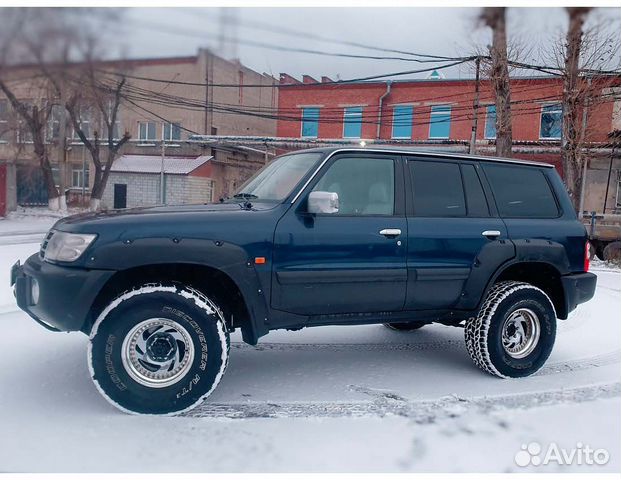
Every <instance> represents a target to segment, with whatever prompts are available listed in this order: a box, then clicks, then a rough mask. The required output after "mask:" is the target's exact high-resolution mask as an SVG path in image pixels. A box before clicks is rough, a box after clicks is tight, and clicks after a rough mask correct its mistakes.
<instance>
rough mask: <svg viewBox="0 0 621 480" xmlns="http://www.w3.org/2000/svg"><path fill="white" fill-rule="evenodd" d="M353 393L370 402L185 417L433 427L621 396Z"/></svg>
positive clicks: (212, 410) (251, 407) (208, 409)
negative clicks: (391, 421)
mask: <svg viewBox="0 0 621 480" xmlns="http://www.w3.org/2000/svg"><path fill="white" fill-rule="evenodd" d="M350 389H352V390H354V391H357V392H360V393H365V394H368V395H369V396H370V397H371V398H372V400H370V401H368V402H309V403H304V402H285V403H277V402H248V403H232V404H214V403H209V402H208V401H207V402H205V403H203V404H202V405H200V406H198V407H197V408H196V409H194V410H193V411H191V412H188V413H186V414H184V416H186V417H210V418H230V419H245V418H292V417H295V418H305V417H369V416H375V417H384V416H387V415H396V416H402V417H406V418H409V419H411V420H413V421H414V422H416V423H419V424H429V423H434V422H436V421H437V420H439V419H442V418H455V417H459V416H461V415H462V414H464V413H470V412H472V411H474V412H477V413H490V412H493V411H496V410H500V409H507V408H508V409H518V408H519V409H527V408H533V407H540V406H547V405H556V404H559V403H581V402H587V401H592V400H595V399H600V398H613V397H618V396H620V395H621V383H619V382H616V383H610V384H600V385H592V386H587V387H577V388H568V389H562V390H551V391H543V392H532V393H518V394H511V395H496V396H482V397H470V398H466V397H459V396H456V395H449V396H445V397H441V398H439V399H437V400H421V401H409V400H407V399H405V398H403V397H401V396H399V395H397V394H395V393H392V392H390V391H384V390H377V389H372V388H368V387H364V386H356V385H351V386H350Z"/></svg>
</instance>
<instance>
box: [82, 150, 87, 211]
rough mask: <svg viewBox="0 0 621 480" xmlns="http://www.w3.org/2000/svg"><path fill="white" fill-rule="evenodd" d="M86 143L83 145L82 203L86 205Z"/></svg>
mask: <svg viewBox="0 0 621 480" xmlns="http://www.w3.org/2000/svg"><path fill="white" fill-rule="evenodd" d="M85 150H86V145H82V205H84V197H85V196H86V155H85Z"/></svg>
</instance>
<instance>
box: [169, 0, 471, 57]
mask: <svg viewBox="0 0 621 480" xmlns="http://www.w3.org/2000/svg"><path fill="white" fill-rule="evenodd" d="M178 12H181V13H183V14H188V16H190V15H191V16H192V17H193V18H195V17H196V13H195V12H190V11H189V10H178ZM202 13H203V15H201V16H203V17H206V18H212V19H213V16H211V15H205V14H204V13H205V12H204V11H203V12H202ZM239 26H241V27H245V28H251V29H255V30H260V31H267V32H271V33H276V34H280V35H287V36H291V37H295V38H308V39H311V40H318V41H320V42H326V43H334V44H338V45H345V46H349V47H357V48H364V49H367V50H375V51H378V52H387V53H397V54H400V55H411V56H414V57H421V58H428V59H435V60H459V59H460V57H447V56H440V55H429V54H423V53H414V52H409V51H405V50H397V49H393V48H384V47H378V46H374V45H368V44H364V43H359V42H352V41H348V40H342V39H338V38H331V37H326V36H322V35H318V34H316V33H309V32H304V31H299V30H292V29H287V28H283V27H282V26H277V25H272V24H268V23H263V22H257V21H247V20H246V21H243V22H239Z"/></svg>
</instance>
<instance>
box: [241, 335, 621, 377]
mask: <svg viewBox="0 0 621 480" xmlns="http://www.w3.org/2000/svg"><path fill="white" fill-rule="evenodd" d="M231 348H235V349H238V350H254V351H264V350H276V351H286V350H288V351H290V350H304V351H305V350H329V351H334V352H338V351H342V350H348V351H377V350H385V351H427V350H444V349H450V350H464V351H465V350H466V347H465V345H464V342H463V341H461V340H443V341H437V342H423V343H402V344H390V343H358V344H346V343H260V344H259V345H258V346H256V347H253V346H252V345H247V344H245V343H242V342H235V343H231ZM615 363H621V350H614V351H612V352H607V353H603V354H599V355H594V356H591V357H584V358H578V359H572V360H567V361H563V362H556V363H549V364H546V365H544V366H543V367H542V368H541V370H539V371H538V372H537V373H535V375H534V376H544V375H555V374H558V373H564V372H575V371H579V370H585V369H589V368H597V367H604V366H606V365H612V364H615Z"/></svg>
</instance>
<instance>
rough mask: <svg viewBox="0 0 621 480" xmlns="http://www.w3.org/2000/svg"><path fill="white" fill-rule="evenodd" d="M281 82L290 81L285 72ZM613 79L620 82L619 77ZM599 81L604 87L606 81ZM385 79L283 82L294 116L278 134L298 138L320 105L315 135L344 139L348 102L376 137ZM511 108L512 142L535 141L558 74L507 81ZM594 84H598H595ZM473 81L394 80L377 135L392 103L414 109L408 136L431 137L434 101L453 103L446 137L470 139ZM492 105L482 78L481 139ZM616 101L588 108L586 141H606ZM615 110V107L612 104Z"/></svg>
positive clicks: (283, 97)
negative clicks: (304, 117) (307, 115)
mask: <svg viewBox="0 0 621 480" xmlns="http://www.w3.org/2000/svg"><path fill="white" fill-rule="evenodd" d="M281 81H283V83H287V84H289V85H290V84H291V83H292V82H293V81H292V79H291V77H288V76H285V77H284V80H281ZM615 81H617V82H619V80H618V79H616V80H615ZM606 82H608V83H606V84H604V83H602V85H601V88H602V89H604V92H606V91H607V88H605V87H607V86H609V83H610V80H606ZM387 85H388V84H387V82H374V83H368V84H348V85H331V84H326V85H308V84H304V83H299V84H294V85H293V86H283V87H282V88H281V89H280V92H279V115H280V116H281V117H287V116H288V117H294V118H295V119H294V120H287V119H284V120H279V122H278V136H280V137H297V138H299V137H300V136H301V121H300V120H299V118H300V117H301V113H302V108H303V107H304V106H309V107H310V106H312V107H319V108H320V118H319V133H318V137H319V138H333V139H334V138H342V137H343V111H344V108H345V107H347V106H362V107H363V124H362V135H361V138H363V139H365V138H366V139H375V138H377V125H376V123H377V122H378V121H379V119H380V116H379V99H380V97H381V96H382V95H383V94H385V93H386V91H387ZM511 88H512V91H511V100H512V102H515V103H514V105H513V106H512V109H513V137H514V141H516V142H520V141H522V142H536V141H539V140H540V138H539V133H540V123H541V109H542V106H543V105H544V104H545V103H546V102H547V103H558V101H559V98H560V95H561V93H562V83H561V80H560V79H558V78H540V79H515V80H513V81H512V85H511ZM597 88H600V87H599V86H598V87H597ZM474 89H475V83H474V81H472V80H458V81H454V80H433V81H432V80H429V81H414V82H393V83H392V85H391V91H390V94H389V95H388V96H386V97H385V98H384V100H383V106H382V109H381V128H380V138H382V139H390V138H391V136H392V115H393V109H394V107H395V106H396V105H411V106H412V107H413V112H414V113H413V120H412V140H428V139H429V123H430V114H431V108H432V106H433V105H438V104H442V105H450V106H451V125H450V135H449V140H453V141H468V140H469V139H470V135H471V129H472V118H473V99H474ZM493 103H494V95H493V92H492V90H491V86H490V83H489V81H485V80H484V81H482V82H481V88H480V104H481V106H482V108H480V109H479V117H478V119H479V121H478V129H477V139H478V140H480V141H484V140H485V138H484V137H485V117H486V106H487V105H491V104H493ZM614 105H615V102H613V101H605V102H600V103H597V104H595V105H593V106H592V107H591V108H590V109H589V116H588V132H587V139H588V140H589V141H593V142H606V140H607V137H606V135H607V134H608V133H609V132H610V130H611V128H612V118H613V107H614ZM616 108H618V107H616Z"/></svg>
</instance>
